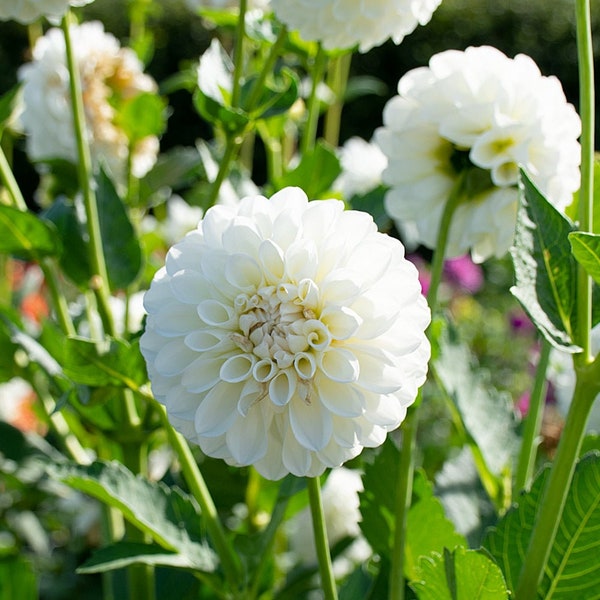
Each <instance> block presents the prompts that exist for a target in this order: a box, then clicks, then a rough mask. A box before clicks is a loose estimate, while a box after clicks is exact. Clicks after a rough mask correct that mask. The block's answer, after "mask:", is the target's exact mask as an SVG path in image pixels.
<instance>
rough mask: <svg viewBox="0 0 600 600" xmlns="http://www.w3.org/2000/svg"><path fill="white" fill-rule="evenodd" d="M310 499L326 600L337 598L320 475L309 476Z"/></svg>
mask: <svg viewBox="0 0 600 600" xmlns="http://www.w3.org/2000/svg"><path fill="white" fill-rule="evenodd" d="M306 485H307V487H308V499H309V501H310V513H311V515H312V523H313V533H314V536H315V546H316V548H317V558H318V560H319V572H320V573H321V587H322V588H323V594H324V597H325V600H337V597H338V596H337V589H336V586H335V577H334V576H333V566H332V564H331V555H330V553H329V542H328V540H327V529H326V527H325V515H324V513H323V501H322V499H321V484H320V482H319V478H318V477H307V478H306Z"/></svg>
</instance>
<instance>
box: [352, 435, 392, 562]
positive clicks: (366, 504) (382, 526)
mask: <svg viewBox="0 0 600 600" xmlns="http://www.w3.org/2000/svg"><path fill="white" fill-rule="evenodd" d="M399 460H400V451H399V450H398V448H396V446H395V445H394V443H393V442H392V440H390V439H389V438H388V439H387V440H386V441H385V442H384V444H383V445H382V446H381V450H380V452H379V454H378V455H377V456H376V457H375V460H374V461H373V462H372V463H371V464H366V465H365V467H364V474H363V478H362V480H363V488H364V490H363V491H362V492H359V498H360V505H359V506H360V514H361V517H362V518H361V521H360V523H359V525H360V528H361V530H362V532H363V535H364V536H365V538H366V540H367V541H368V542H369V544H370V545H371V548H373V550H374V551H375V552H377V553H378V554H380V555H382V556H389V554H390V550H391V548H392V546H393V539H394V529H395V517H394V511H395V499H396V496H397V491H396V485H395V481H396V478H395V477H390V473H395V472H396V471H397V470H398V462H399Z"/></svg>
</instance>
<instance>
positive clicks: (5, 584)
mask: <svg viewBox="0 0 600 600" xmlns="http://www.w3.org/2000/svg"><path fill="white" fill-rule="evenodd" d="M17 598H18V599H19V600H37V598H38V584H37V577H36V575H35V571H34V569H33V565H32V564H31V561H29V560H28V559H27V558H25V557H24V556H7V557H4V558H0V600H16V599H17Z"/></svg>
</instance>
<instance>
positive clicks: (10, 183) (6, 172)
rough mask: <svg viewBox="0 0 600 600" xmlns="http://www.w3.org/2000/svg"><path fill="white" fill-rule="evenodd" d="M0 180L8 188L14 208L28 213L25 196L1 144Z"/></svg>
mask: <svg viewBox="0 0 600 600" xmlns="http://www.w3.org/2000/svg"><path fill="white" fill-rule="evenodd" d="M0 179H1V180H2V183H3V184H4V187H5V188H6V191H7V192H8V193H9V195H10V197H11V198H12V201H13V206H15V208H18V209H19V210H22V211H26V210H27V204H26V203H25V199H24V198H23V194H21V189H20V188H19V184H18V183H17V180H16V179H15V176H14V175H13V172H12V169H11V168H10V164H9V163H8V159H7V158H6V154H4V148H2V145H1V144H0Z"/></svg>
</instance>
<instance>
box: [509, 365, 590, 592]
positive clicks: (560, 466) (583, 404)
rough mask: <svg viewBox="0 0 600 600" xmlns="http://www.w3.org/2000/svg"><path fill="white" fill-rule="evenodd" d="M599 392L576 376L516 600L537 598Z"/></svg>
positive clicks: (588, 381) (582, 378)
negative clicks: (588, 422)
mask: <svg viewBox="0 0 600 600" xmlns="http://www.w3.org/2000/svg"><path fill="white" fill-rule="evenodd" d="M599 391H600V384H599V382H598V380H596V381H595V382H594V381H590V379H589V378H588V377H586V378H584V377H582V376H581V372H579V371H578V372H577V380H576V384H575V391H574V393H573V401H572V403H571V407H570V409H569V413H568V415H567V420H566V423H565V427H564V429H563V433H562V436H561V438H560V442H559V444H558V450H557V452H556V457H555V459H554V463H553V464H552V469H551V471H550V475H549V478H548V482H547V484H546V487H545V489H544V493H543V497H542V500H541V502H540V504H539V510H538V514H537V517H536V521H535V525H534V528H533V532H532V534H531V539H530V542H529V547H528V549H527V553H526V555H525V560H524V561H523V570H522V571H521V575H520V578H519V582H518V585H517V587H516V589H515V599H516V600H529V599H530V598H537V589H538V586H539V583H540V581H541V579H542V575H543V574H544V568H545V566H546V562H547V561H548V556H549V555H550V551H551V549H552V544H553V543H554V538H555V536H556V532H557V530H558V526H559V524H560V520H561V517H562V512H563V508H564V506H565V502H566V499H567V495H568V493H569V488H570V486H571V480H572V478H573V472H574V471H575V464H576V461H577V457H578V456H579V452H580V449H581V442H582V440H583V436H584V434H585V426H586V423H587V420H588V417H589V414H590V410H591V408H592V405H593V403H594V399H595V398H596V395H597V394H598V392H599Z"/></svg>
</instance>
